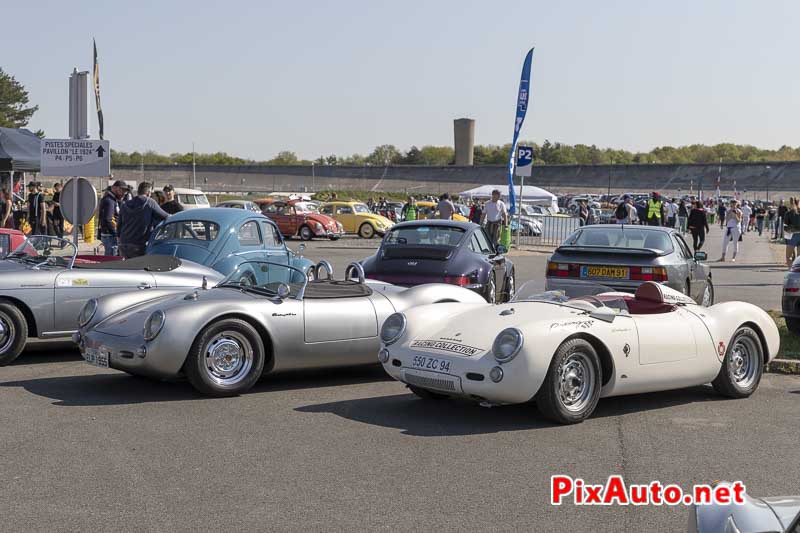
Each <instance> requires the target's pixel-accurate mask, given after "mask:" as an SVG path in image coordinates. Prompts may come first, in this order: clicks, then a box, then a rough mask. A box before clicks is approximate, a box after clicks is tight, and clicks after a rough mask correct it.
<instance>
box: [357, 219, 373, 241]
mask: <svg viewBox="0 0 800 533" xmlns="http://www.w3.org/2000/svg"><path fill="white" fill-rule="evenodd" d="M358 236H359V237H361V238H362V239H371V238H372V237H374V236H375V228H373V227H372V224H370V223H369V222H364V223H363V224H361V227H360V228H358Z"/></svg>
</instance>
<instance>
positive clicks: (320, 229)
mask: <svg viewBox="0 0 800 533" xmlns="http://www.w3.org/2000/svg"><path fill="white" fill-rule="evenodd" d="M316 227H317V231H322V230H323V229H324V228H323V227H322V224H320V223H319V222H317V223H316Z"/></svg>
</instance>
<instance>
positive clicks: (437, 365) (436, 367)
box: [411, 355, 450, 373]
mask: <svg viewBox="0 0 800 533" xmlns="http://www.w3.org/2000/svg"><path fill="white" fill-rule="evenodd" d="M411 366H412V367H414V368H422V369H424V370H433V371H434V372H447V373H449V372H450V361H448V360H447V359H437V358H436V357H425V356H424V355H415V356H414V359H412V360H411Z"/></svg>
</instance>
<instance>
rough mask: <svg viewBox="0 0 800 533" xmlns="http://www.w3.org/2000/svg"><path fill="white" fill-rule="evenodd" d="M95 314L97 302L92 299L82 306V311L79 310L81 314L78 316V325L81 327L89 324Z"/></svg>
mask: <svg viewBox="0 0 800 533" xmlns="http://www.w3.org/2000/svg"><path fill="white" fill-rule="evenodd" d="M96 312H97V300H95V299H94V298H90V299H89V301H87V302H86V303H85V304H83V309H81V314H80V315H78V325H79V326H80V327H83V326H85V325H86V324H88V323H89V322H91V321H92V318H94V314H95V313H96Z"/></svg>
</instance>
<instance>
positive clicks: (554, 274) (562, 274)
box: [547, 261, 581, 278]
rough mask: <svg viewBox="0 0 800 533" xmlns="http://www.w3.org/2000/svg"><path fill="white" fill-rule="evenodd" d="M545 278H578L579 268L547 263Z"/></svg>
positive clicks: (572, 264) (572, 265)
mask: <svg viewBox="0 0 800 533" xmlns="http://www.w3.org/2000/svg"><path fill="white" fill-rule="evenodd" d="M547 276H548V277H551V278H579V277H581V266H580V265H576V264H574V263H554V262H552V261H551V262H548V263H547Z"/></svg>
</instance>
